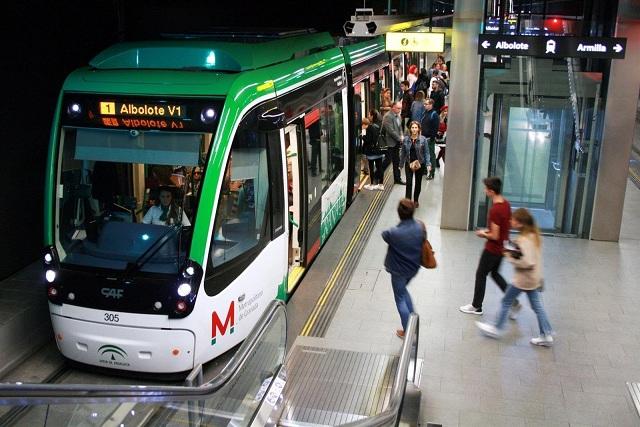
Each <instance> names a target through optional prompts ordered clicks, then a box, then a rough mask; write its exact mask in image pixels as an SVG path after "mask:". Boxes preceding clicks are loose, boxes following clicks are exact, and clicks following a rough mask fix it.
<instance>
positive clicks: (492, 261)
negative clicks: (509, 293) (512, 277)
mask: <svg viewBox="0 0 640 427" xmlns="http://www.w3.org/2000/svg"><path fill="white" fill-rule="evenodd" d="M501 262H502V255H496V254H492V253H491V252H489V251H487V250H486V249H485V250H484V251H483V252H482V256H480V262H479V263H478V269H477V270H476V287H475V290H474V292H473V302H472V303H471V304H472V305H473V306H474V307H475V308H482V301H483V300H484V292H485V290H486V288H487V274H489V273H491V277H492V278H493V280H495V282H496V284H497V285H498V287H499V288H500V289H502V292H506V290H507V286H509V285H508V284H507V281H506V280H504V277H502V276H501V275H500V273H498V269H499V268H500V263H501Z"/></svg>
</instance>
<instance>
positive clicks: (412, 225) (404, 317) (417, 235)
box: [382, 199, 427, 338]
mask: <svg viewBox="0 0 640 427" xmlns="http://www.w3.org/2000/svg"><path fill="white" fill-rule="evenodd" d="M414 206H415V204H414V203H413V202H412V201H411V200H409V199H402V200H400V202H399V203H398V217H400V223H399V224H398V225H396V226H395V227H391V228H389V229H388V230H384V231H383V232H382V239H383V240H384V241H385V242H386V243H387V245H388V248H387V255H386V257H385V259H384V267H385V270H387V271H388V272H389V274H391V286H392V288H393V298H394V300H395V302H396V308H397V309H398V314H399V315H400V322H401V323H402V329H398V330H397V331H396V335H397V336H398V337H400V338H403V337H404V331H405V330H406V329H407V322H408V321H409V315H410V314H411V313H412V312H413V302H412V301H411V295H409V291H407V285H408V284H409V282H410V281H411V279H413V277H414V276H415V275H416V273H418V270H420V264H421V260H422V245H423V242H424V241H425V239H426V238H427V232H426V229H425V228H424V224H422V223H420V222H418V221H416V220H415V219H413V214H414V211H415V207H414Z"/></svg>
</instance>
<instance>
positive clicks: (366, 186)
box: [364, 184, 375, 190]
mask: <svg viewBox="0 0 640 427" xmlns="http://www.w3.org/2000/svg"><path fill="white" fill-rule="evenodd" d="M364 189H365V190H375V188H374V186H373V185H371V184H366V185H365V186H364Z"/></svg>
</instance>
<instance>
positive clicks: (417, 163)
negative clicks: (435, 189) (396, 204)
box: [400, 122, 431, 208]
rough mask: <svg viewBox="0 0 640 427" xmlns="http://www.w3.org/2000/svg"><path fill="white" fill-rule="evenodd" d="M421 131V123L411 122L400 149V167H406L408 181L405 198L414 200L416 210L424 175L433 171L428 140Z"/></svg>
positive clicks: (405, 174) (405, 172)
mask: <svg viewBox="0 0 640 427" xmlns="http://www.w3.org/2000/svg"><path fill="white" fill-rule="evenodd" d="M420 130H421V129H420V123H418V122H411V123H410V124H409V135H407V136H405V137H404V141H403V143H402V147H400V165H401V166H404V176H405V177H406V180H407V187H406V191H405V197H406V198H407V199H409V200H411V199H412V198H413V203H414V204H415V207H416V208H417V207H418V206H420V203H419V202H418V199H419V198H420V190H421V187H422V174H423V173H424V172H430V171H431V161H430V159H429V149H428V147H427V138H425V137H424V136H422V135H421V134H420ZM414 175H415V179H414ZM414 183H415V184H414ZM414 186H415V188H414Z"/></svg>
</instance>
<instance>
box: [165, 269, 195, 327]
mask: <svg viewBox="0 0 640 427" xmlns="http://www.w3.org/2000/svg"><path fill="white" fill-rule="evenodd" d="M202 274H203V272H202V267H201V266H200V264H198V263H197V262H195V261H193V260H190V259H189V260H187V262H186V263H185V265H184V266H183V267H182V268H181V269H180V273H179V274H178V277H177V280H176V282H175V284H174V288H173V292H175V293H173V294H172V295H171V296H170V302H169V307H173V314H172V316H173V317H185V316H187V315H189V313H191V310H193V307H194V305H195V302H196V296H197V295H198V288H199V286H200V281H201V280H202Z"/></svg>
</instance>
